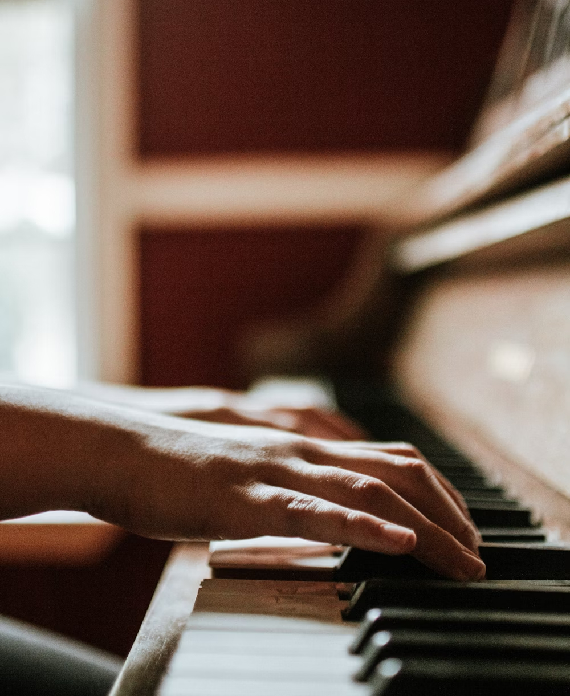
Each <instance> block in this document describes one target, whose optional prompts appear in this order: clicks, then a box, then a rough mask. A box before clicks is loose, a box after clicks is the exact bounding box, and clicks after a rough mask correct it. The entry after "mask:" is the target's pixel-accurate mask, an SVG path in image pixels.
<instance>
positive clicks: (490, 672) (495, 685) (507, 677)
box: [370, 658, 570, 696]
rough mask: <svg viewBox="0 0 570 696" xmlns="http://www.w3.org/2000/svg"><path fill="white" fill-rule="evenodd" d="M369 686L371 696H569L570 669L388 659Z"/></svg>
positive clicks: (499, 662) (492, 662)
mask: <svg viewBox="0 0 570 696" xmlns="http://www.w3.org/2000/svg"><path fill="white" fill-rule="evenodd" d="M370 685H371V690H370V693H371V695H372V696H410V695H411V694H418V695H420V694H421V696H458V695H459V694H460V695H461V696H481V694H485V696H514V695H515V694H516V696H569V694H570V666H568V665H564V664H560V663H548V662H544V663H540V662H539V663H536V662H532V661H529V662H522V661H520V662H519V661H517V662H510V661H503V660H500V659H495V660H445V659H440V660H438V659H427V658H426V659H416V658H410V659H404V660H399V659H397V658H389V659H387V660H384V661H383V662H381V663H380V665H378V668H377V670H376V672H375V674H374V677H373V678H372V680H371V682H370Z"/></svg>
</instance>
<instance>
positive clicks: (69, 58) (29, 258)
mask: <svg viewBox="0 0 570 696" xmlns="http://www.w3.org/2000/svg"><path fill="white" fill-rule="evenodd" d="M71 1H72V0H0V373H1V374H2V375H3V376H7V377H9V378H13V379H18V380H22V381H25V382H29V383H33V384H40V385H44V386H52V387H68V386H71V385H72V384H73V382H74V380H75V372H76V367H75V365H76V360H75V335H74V333H75V331H74V321H73V314H74V308H73V295H74V293H73V290H74V282H73V273H74V267H73V256H74V247H73V245H74V225H75V210H74V198H75V195H74V181H73V151H72V143H73V135H72V134H73V123H72V117H73V7H72V4H71Z"/></svg>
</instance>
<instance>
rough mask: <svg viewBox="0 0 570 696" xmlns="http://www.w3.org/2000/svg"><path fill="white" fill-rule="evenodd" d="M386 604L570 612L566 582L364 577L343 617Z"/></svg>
mask: <svg viewBox="0 0 570 696" xmlns="http://www.w3.org/2000/svg"><path fill="white" fill-rule="evenodd" d="M390 606H392V607H395V606H398V607H402V606H404V607H407V606H409V607H418V608H425V609H441V610H446V609H485V610H502V611H517V612H524V611H532V612H547V613H555V612H563V613H564V612H570V582H567V583H564V581H562V580H560V581H558V582H557V583H552V584H546V583H544V582H541V583H540V584H539V583H535V582H533V581H524V580H518V581H481V582H466V583H457V582H453V581H451V580H394V579H382V580H376V579H375V580H366V581H365V582H362V583H360V584H358V585H357V586H356V589H355V591H354V593H353V594H352V596H351V598H350V600H349V602H348V605H347V607H346V608H345V609H344V611H343V616H344V618H345V619H347V620H348V621H360V620H362V618H363V617H364V616H365V614H366V612H367V611H368V610H369V609H372V608H374V607H390Z"/></svg>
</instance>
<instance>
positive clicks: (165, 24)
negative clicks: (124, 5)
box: [138, 0, 512, 157]
mask: <svg viewBox="0 0 570 696" xmlns="http://www.w3.org/2000/svg"><path fill="white" fill-rule="evenodd" d="M511 4H512V3H511V0H475V1H474V0H438V2H421V1H420V0H406V1H405V2H404V1H403V0H321V1H313V0H287V1H284V0H139V2H138V6H139V36H140V61H139V100H138V101H139V151H140V154H141V155H142V156H143V157H144V156H154V155H158V156H180V155H196V154H203V153H230V152H255V151H299V152H314V151H346V150H353V151H354V150H356V151H362V150H364V151H368V150H384V149H405V148H420V149H421V148H446V149H454V148H460V147H461V146H462V144H463V142H464V140H465V138H466V135H467V132H468V129H469V125H470V123H471V122H472V120H473V118H474V116H475V114H476V112H477V109H478V107H479V104H480V102H481V99H482V96H483V93H484V90H485V88H486V85H487V83H488V81H489V77H490V74H491V70H492V67H493V63H494V60H495V56H496V53H497V48H498V46H499V43H500V40H501V37H502V35H503V32H504V28H505V24H506V21H507V17H508V13H509V9H510V6H511Z"/></svg>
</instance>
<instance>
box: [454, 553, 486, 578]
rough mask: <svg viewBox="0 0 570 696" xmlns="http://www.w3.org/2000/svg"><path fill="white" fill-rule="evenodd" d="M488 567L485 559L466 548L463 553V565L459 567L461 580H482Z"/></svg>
mask: <svg viewBox="0 0 570 696" xmlns="http://www.w3.org/2000/svg"><path fill="white" fill-rule="evenodd" d="M486 572H487V568H486V566H485V564H484V563H483V561H482V560H481V559H480V558H479V557H478V556H476V555H475V554H474V553H471V551H469V550H468V549H465V550H464V551H463V552H462V555H461V567H460V568H458V575H460V576H461V577H458V579H459V580H482V579H483V578H484V577H485V573H486Z"/></svg>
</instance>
